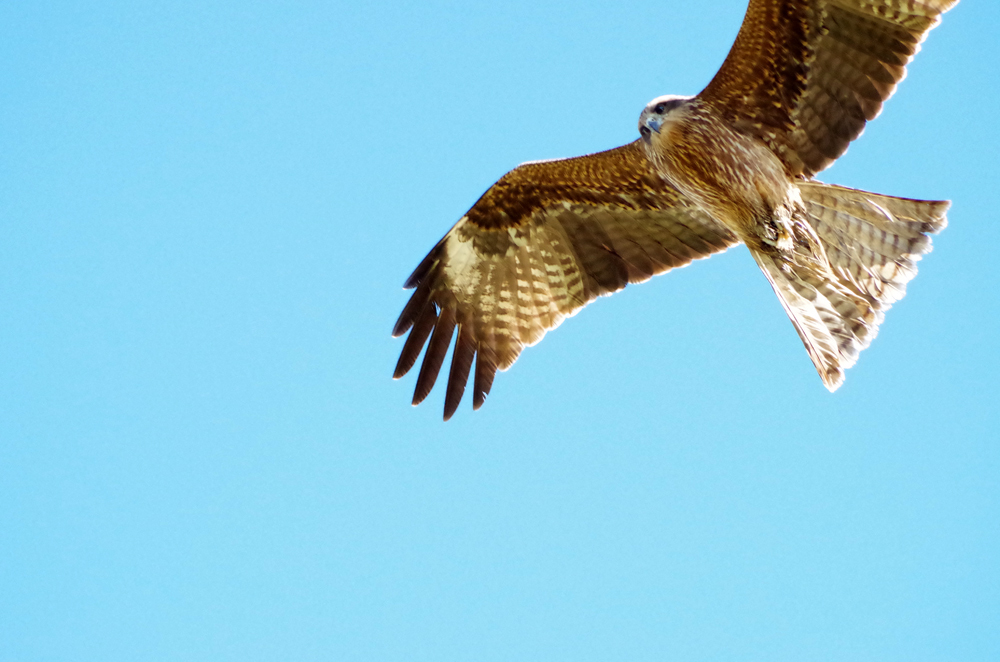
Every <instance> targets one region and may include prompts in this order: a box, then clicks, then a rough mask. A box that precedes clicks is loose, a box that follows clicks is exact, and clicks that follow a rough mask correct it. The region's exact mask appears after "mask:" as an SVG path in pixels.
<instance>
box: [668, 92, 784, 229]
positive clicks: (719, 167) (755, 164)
mask: <svg viewBox="0 0 1000 662" xmlns="http://www.w3.org/2000/svg"><path fill="white" fill-rule="evenodd" d="M694 110H695V112H686V113H682V114H681V115H680V116H679V117H678V118H677V119H676V120H675V121H672V122H669V123H668V124H667V125H666V126H665V127H664V130H663V131H662V132H661V133H660V134H659V135H658V136H657V138H658V140H654V141H652V142H651V143H650V148H651V149H653V150H655V151H656V154H653V155H651V156H653V157H654V158H653V161H654V163H656V164H657V167H658V169H659V170H660V174H661V175H662V176H663V177H664V178H665V179H667V180H668V181H669V182H671V183H672V184H673V185H674V186H676V187H677V188H678V189H679V190H680V191H681V192H682V193H684V194H685V195H686V196H687V197H688V198H690V199H691V200H692V201H693V202H695V203H696V204H697V205H698V206H699V207H701V208H702V209H704V210H705V211H706V212H708V213H709V214H711V215H712V216H714V217H715V218H716V219H717V220H719V221H720V222H721V223H723V224H725V225H726V226H727V227H729V228H730V229H731V230H733V231H734V232H736V233H737V235H739V236H741V238H746V237H747V235H748V233H752V232H754V228H755V226H756V225H757V224H758V223H759V222H760V221H761V220H762V219H764V218H768V219H769V218H771V217H773V216H774V213H775V211H776V210H777V209H778V208H779V207H780V206H782V205H784V204H786V201H787V200H788V198H789V195H790V192H791V190H792V188H793V185H792V182H791V179H790V178H789V176H788V175H787V173H786V172H785V169H784V166H783V165H782V163H781V161H780V160H779V159H778V158H777V157H776V156H775V155H774V153H773V152H771V150H770V149H769V148H768V147H767V145H765V144H764V143H762V142H761V141H759V140H757V139H756V138H753V137H751V136H747V135H746V134H743V133H741V132H739V131H736V130H735V129H733V128H731V127H730V126H729V125H728V124H727V123H726V122H725V121H723V120H721V119H719V118H717V117H715V116H714V114H712V113H710V112H707V111H703V112H697V109H694Z"/></svg>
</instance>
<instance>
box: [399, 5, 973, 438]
mask: <svg viewBox="0 0 1000 662" xmlns="http://www.w3.org/2000/svg"><path fill="white" fill-rule="evenodd" d="M957 1H958V0H751V2H750V6H749V8H748V10H747V15H746V18H745V19H744V22H743V26H742V27H741V29H740V32H739V35H738V36H737V38H736V43H735V44H734V46H733V48H732V50H731V51H730V53H729V56H728V57H727V58H726V61H725V62H724V63H723V65H722V68H721V69H720V70H719V72H718V74H717V75H716V76H715V78H713V80H712V81H711V82H710V83H709V85H708V86H707V87H706V88H705V90H703V91H702V92H701V94H699V95H698V96H696V97H693V98H691V99H686V98H680V97H661V98H660V99H656V100H654V101H653V102H651V103H650V104H649V105H648V106H647V107H646V109H645V110H644V111H643V113H642V115H641V116H640V133H641V134H642V139H641V140H638V141H636V142H634V143H631V144H629V145H626V146H624V147H619V148H617V149H612V150H609V151H606V152H601V153H598V154H591V155H588V156H583V157H578V158H574V159H564V160H558V161H548V162H539V163H529V164H525V165H522V166H519V167H518V168H515V169H514V170H512V171H511V172H509V173H507V174H506V175H504V176H503V177H502V178H501V179H500V180H499V181H498V182H497V183H496V184H494V185H493V186H492V187H491V188H490V189H489V190H488V191H487V192H486V193H485V194H484V195H483V196H482V198H480V199H479V201H477V202H476V204H475V205H473V207H472V209H470V210H469V211H468V212H467V213H466V215H465V216H463V217H462V219H461V220H459V222H458V223H457V224H456V225H455V226H454V227H453V228H452V229H451V230H450V231H449V232H448V234H446V235H445V237H444V238H443V239H442V240H441V241H440V242H438V244H437V246H435V247H434V249H433V250H432V251H431V252H430V254H429V255H428V256H427V257H426V258H424V260H423V261H422V262H421V263H420V265H419V266H418V267H417V269H416V270H415V271H414V272H413V274H412V275H411V276H410V278H409V279H408V280H407V282H406V285H405V286H406V287H407V288H415V289H416V291H415V292H414V294H413V296H412V297H411V299H410V301H409V302H408V303H407V305H406V307H405V308H404V309H403V312H402V314H401V315H400V317H399V320H398V321H397V323H396V326H395V328H394V329H393V335H395V336H399V335H402V334H403V333H406V332H407V331H409V332H410V335H409V336H408V338H407V340H406V343H405V344H404V346H403V351H402V354H401V355H400V358H399V362H398V364H397V365H396V371H395V373H394V377H396V378H399V377H401V376H402V375H404V374H406V373H407V372H408V371H409V370H410V368H412V367H413V365H414V364H415V363H416V361H417V358H418V357H419V355H420V352H421V350H422V349H423V347H424V345H425V344H427V351H426V354H425V356H424V360H423V364H422V365H421V369H420V373H419V376H418V377H417V384H416V390H415V393H414V397H413V404H418V403H419V402H421V401H422V400H423V399H424V398H425V397H426V396H427V394H428V393H429V392H430V390H431V388H432V386H433V385H434V382H435V381H436V379H437V376H438V373H439V371H440V369H441V367H442V365H443V363H444V358H445V355H446V354H447V351H448V348H449V346H450V345H451V341H452V338H453V336H454V335H455V331H456V329H457V331H458V334H457V340H456V342H455V349H454V352H453V356H452V363H451V369H450V373H449V376H448V386H447V392H446V394H445V419H446V420H447V419H448V418H450V417H451V415H452V414H453V413H454V411H455V409H456V408H457V406H458V404H459V402H460V400H461V398H462V394H463V392H464V389H465V384H466V382H467V380H468V378H469V376H470V374H471V375H472V376H473V390H474V393H473V407H474V408H479V407H480V406H481V405H482V404H483V402H484V400H485V398H486V395H487V394H488V393H489V390H490V387H491V385H492V383H493V378H494V376H495V373H496V371H497V370H506V369H507V368H509V367H510V366H511V365H512V364H513V363H514V361H515V360H516V359H517V357H518V355H519V354H520V352H521V350H522V349H523V348H524V347H525V346H526V345H532V344H534V343H536V342H538V341H539V340H540V339H541V338H542V336H543V335H544V334H545V332H546V331H547V330H548V329H551V328H554V327H555V326H558V325H559V324H560V323H561V322H562V320H563V319H565V318H566V317H568V316H570V315H573V314H575V313H576V312H577V311H578V310H579V309H580V308H581V307H583V306H584V305H586V304H587V303H589V302H590V301H592V300H593V299H595V298H596V297H597V296H600V295H606V294H610V293H612V292H615V291H617V290H619V289H621V288H623V287H624V286H625V285H626V284H627V283H630V282H632V283H634V282H641V281H643V280H646V279H648V278H650V277H651V276H653V275H655V274H658V273H662V272H664V271H667V270H669V269H671V268H673V267H678V266H683V265H685V264H688V263H689V262H691V261H692V260H694V259H697V258H702V257H707V256H708V255H710V254H712V253H714V252H717V251H720V250H724V249H725V248H727V247H729V246H731V245H733V244H735V243H738V242H741V241H742V242H744V243H746V244H747V246H748V248H749V249H750V251H751V254H752V255H753V256H754V259H755V260H756V261H757V263H758V265H759V266H760V267H761V269H762V270H763V272H764V274H765V276H767V278H768V280H769V282H770V283H771V285H772V287H773V288H774V291H775V293H776V294H777V295H778V298H779V300H780V301H781V304H782V306H783V307H784V309H785V311H786V312H787V313H788V315H789V317H790V318H791V320H792V322H793V324H794V325H795V328H796V330H797V331H798V333H799V336H800V337H801V338H802V341H803V343H804V344H805V346H806V350H807V352H808V354H809V356H810V358H811V359H812V360H813V363H814V364H815V365H816V368H817V370H818V371H819V373H820V376H821V377H822V378H823V381H824V383H825V384H826V385H827V387H828V388H830V390H834V389H835V388H837V386H839V385H840V383H841V382H842V381H843V370H844V369H846V368H848V367H850V366H851V365H853V363H854V362H855V360H856V359H857V355H858V352H860V351H861V350H862V349H864V348H865V347H866V346H867V345H868V344H869V343H870V342H871V340H872V339H873V338H874V337H875V333H876V332H877V328H878V325H879V323H880V322H881V321H882V318H883V315H884V311H885V310H886V309H888V307H889V306H890V305H891V304H892V303H893V302H895V301H897V300H898V299H899V298H901V297H902V296H903V294H904V293H905V286H906V283H907V282H908V281H909V280H910V279H911V278H913V276H914V275H916V267H915V262H916V261H917V260H919V259H920V256H921V255H922V254H923V253H926V252H927V251H928V250H930V240H929V238H928V237H927V235H928V234H931V233H934V232H937V231H939V230H940V229H941V228H943V227H944V225H945V223H946V220H945V212H946V210H947V207H948V203H946V202H933V201H932V202H926V201H919V200H905V199H901V198H893V197H889V196H882V195H878V194H873V193H866V192H863V191H855V190H852V189H845V188H842V187H835V186H828V185H826V184H821V183H819V182H814V181H809V180H810V178H811V177H812V176H813V175H815V174H816V173H817V172H819V171H821V170H822V169H824V168H826V167H827V166H829V165H830V164H831V163H832V162H833V161H834V160H835V159H836V158H837V157H838V156H840V155H841V154H843V152H844V151H845V150H846V149H847V146H848V144H849V143H850V141H851V140H853V139H854V138H856V137H857V136H858V135H859V134H860V133H861V131H862V130H863V128H864V124H865V122H866V121H868V120H870V119H873V118H874V117H875V116H876V115H877V114H878V112H879V111H880V109H881V107H882V103H883V102H884V101H885V100H886V99H887V98H888V97H889V95H891V94H892V92H893V91H894V89H895V85H896V84H897V83H898V82H899V81H900V80H901V79H902V78H903V76H904V74H905V69H904V67H905V65H906V64H907V62H908V61H909V60H910V58H912V56H913V55H914V54H915V53H916V51H917V50H918V48H919V43H920V42H921V41H922V40H923V38H924V36H925V35H926V32H927V31H928V30H929V29H930V28H932V27H933V26H934V25H936V23H937V22H938V20H939V15H940V14H941V13H943V12H944V11H947V10H948V9H950V8H951V7H952V6H954V5H955V4H956V3H957ZM428 338H429V342H428Z"/></svg>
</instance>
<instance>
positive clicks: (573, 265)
mask: <svg viewBox="0 0 1000 662" xmlns="http://www.w3.org/2000/svg"><path fill="white" fill-rule="evenodd" d="M734 243H736V237H735V235H733V234H732V233H731V232H730V231H728V230H726V229H725V228H724V227H723V226H721V225H720V224H719V223H717V222H716V221H714V220H713V219H712V218H711V217H710V216H708V215H707V214H705V213H704V212H702V211H700V210H698V209H697V208H696V207H694V206H693V205H692V204H691V203H690V202H688V201H686V200H685V199H684V198H683V197H682V196H681V195H680V194H679V193H678V192H677V191H676V190H675V189H673V188H672V187H671V186H669V185H667V184H666V183H664V182H663V181H662V180H661V179H660V178H659V177H658V176H657V175H656V174H655V172H654V171H653V170H652V167H651V165H650V164H649V163H648V161H647V159H646V156H645V154H644V152H643V150H642V149H641V148H640V147H639V146H637V145H636V144H635V143H633V144H630V145H626V146H624V147H620V148H617V149H613V150H609V151H607V152H601V153H598V154H592V155H589V156H584V157H579V158H576V159H565V160H560V161H548V162H541V163H532V164H527V165H524V166H520V167H518V168H515V169H514V170H512V171H511V172H509V173H508V174H507V175H505V176H504V177H503V178H502V179H501V180H500V181H499V182H497V184H495V185H494V186H493V187H492V188H490V190H489V191H487V192H486V193H485V194H484V195H483V197H482V198H480V200H479V201H478V202H477V203H476V204H475V205H474V206H473V207H472V209H470V210H469V212H468V213H467V214H466V215H465V216H464V217H463V218H462V219H461V220H460V221H459V222H458V223H457V224H456V225H455V226H454V227H453V228H452V229H451V231H449V232H448V234H447V235H446V236H445V237H444V239H442V240H441V241H440V242H439V243H438V244H437V246H435V247H434V249H433V250H432V251H431V252H430V254H428V255H427V257H426V258H424V260H423V261H422V262H421V263H420V265H419V266H418V267H417V268H416V270H415V271H414V272H413V275H412V276H410V278H409V279H408V280H407V282H406V286H407V287H411V288H416V291H415V292H414V294H413V296H412V297H411V299H410V301H409V303H407V305H406V306H405V307H404V309H403V312H402V314H401V315H400V317H399V320H398V321H397V322H396V325H395V327H394V329H393V334H394V335H396V336H399V335H402V334H404V333H406V332H407V331H409V332H410V335H409V337H408V338H407V341H406V343H405V344H404V346H403V351H402V354H401V355H400V359H399V363H398V364H397V366H396V370H395V372H394V377H396V378H399V377H402V376H403V375H405V374H406V373H407V371H409V369H410V368H412V367H413V365H414V364H415V363H416V359H417V357H418V356H419V353H420V350H421V348H422V347H423V346H424V344H425V343H427V351H426V353H425V355H424V360H423V364H422V366H421V369H420V373H419V376H418V378H417V385H416V390H415V393H414V398H413V403H414V404H418V403H419V402H421V401H422V400H423V399H424V398H425V397H427V395H428V393H430V390H431V387H432V386H433V384H434V381H435V380H436V378H437V376H438V373H439V371H440V368H441V366H442V364H443V362H444V359H445V355H446V353H447V351H448V347H449V342H450V340H451V338H452V335H453V332H454V329H455V327H456V325H457V327H458V340H457V341H456V343H455V350H454V353H453V357H452V366H451V370H450V372H449V377H448V386H447V390H446V396H445V418H446V419H447V418H449V417H450V416H451V415H452V414H453V413H454V412H455V409H456V408H457V407H458V404H459V402H460V400H461V398H462V394H463V393H464V390H465V384H466V381H467V380H468V377H469V373H470V371H471V366H472V362H473V357H475V358H476V367H475V374H474V380H473V392H474V393H473V406H474V407H475V408H477V409H478V408H479V407H480V406H482V404H483V402H484V401H485V398H486V395H487V394H488V393H489V390H490V386H491V385H492V383H493V377H494V375H495V373H496V371H497V370H506V369H507V368H509V367H510V366H511V365H512V364H513V363H514V361H515V360H516V359H517V357H518V356H519V355H520V353H521V351H522V350H523V349H524V347H526V346H529V345H533V344H535V343H537V342H538V341H539V340H541V339H542V336H544V335H545V333H546V332H547V331H548V330H550V329H553V328H555V327H556V326H558V325H559V324H560V323H561V322H562V321H563V320H564V319H566V318H567V317H569V316H571V315H574V314H575V313H576V312H577V311H578V310H579V309H580V308H581V307H583V306H584V305H586V304H587V303H589V302H590V301H593V300H594V299H595V298H597V297H598V296H602V295H607V294H611V293H612V292H616V291H618V290H620V289H621V288H623V287H625V285H626V284H628V283H639V282H642V281H645V280H647V279H649V278H651V277H652V276H653V275H655V274H659V273H663V272H664V271H667V270H669V269H672V268H675V267H680V266H683V265H685V264H688V263H689V262H691V261H692V260H694V259H697V258H701V257H706V256H708V255H710V254H712V253H715V252H718V251H721V250H724V249H726V248H727V247H729V246H731V245H733V244H734ZM428 336H429V337H430V341H429V342H428V340H427V338H428Z"/></svg>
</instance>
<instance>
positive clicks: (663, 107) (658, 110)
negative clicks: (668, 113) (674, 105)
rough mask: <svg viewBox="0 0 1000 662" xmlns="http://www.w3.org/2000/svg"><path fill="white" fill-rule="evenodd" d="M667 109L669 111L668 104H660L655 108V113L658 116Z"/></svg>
mask: <svg viewBox="0 0 1000 662" xmlns="http://www.w3.org/2000/svg"><path fill="white" fill-rule="evenodd" d="M666 109H667V104H665V103H658V104H656V106H655V107H654V108H653V112H654V113H656V114H657V115H661V114H662V113H663V111H664V110H666Z"/></svg>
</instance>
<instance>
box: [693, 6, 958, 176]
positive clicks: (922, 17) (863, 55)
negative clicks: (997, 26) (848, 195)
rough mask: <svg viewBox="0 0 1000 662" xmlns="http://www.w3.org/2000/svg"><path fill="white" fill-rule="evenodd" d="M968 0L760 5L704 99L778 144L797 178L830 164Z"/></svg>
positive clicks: (752, 10)
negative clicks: (948, 15)
mask: <svg viewBox="0 0 1000 662" xmlns="http://www.w3.org/2000/svg"><path fill="white" fill-rule="evenodd" d="M957 3H958V0H750V6H749V7H748V8H747V14H746V18H744V19H743V25H742V27H741V28H740V32H739V34H738V35H737V36H736V43H735V44H733V48H732V50H731V51H730V52H729V56H728V57H727V58H726V60H725V62H723V64H722V68H721V69H720V70H719V72H718V73H717V74H716V75H715V78H713V79H712V82H710V83H709V84H708V87H706V88H705V89H704V90H703V91H702V92H701V94H699V95H698V96H699V98H700V99H702V100H703V101H705V102H707V103H708V104H709V105H711V106H712V107H713V108H714V109H715V110H716V111H717V112H718V113H719V114H720V115H722V116H723V117H725V118H727V119H729V120H730V121H731V122H733V124H734V126H737V127H739V128H741V129H743V130H744V131H747V132H749V133H752V134H753V135H756V136H757V137H759V138H760V139H761V140H763V141H765V142H766V143H768V145H770V147H771V149H773V150H774V152H775V153H776V154H777V155H778V156H779V157H780V158H781V159H782V160H783V161H784V163H785V165H786V166H787V167H788V169H789V171H790V172H791V174H793V175H800V174H801V175H804V176H806V177H811V176H813V175H815V174H816V173H817V172H819V171H821V170H823V169H824V168H827V167H828V166H829V165H830V164H832V163H833V162H834V161H835V160H836V159H837V158H838V157H840V155H842V154H843V153H844V152H845V151H847V146H848V144H849V143H850V142H851V141H852V140H854V139H855V138H857V137H858V136H859V135H861V132H862V131H863V130H864V126H865V122H867V121H868V120H872V119H874V118H875V117H876V116H877V115H878V114H879V112H880V111H881V109H882V103H883V102H884V101H885V100H886V99H888V98H889V97H890V96H891V95H892V93H893V92H894V91H895V89H896V85H897V84H898V83H899V82H900V81H901V80H903V77H904V76H905V75H906V64H907V63H908V62H909V61H910V60H911V59H912V58H913V56H914V55H915V54H916V53H917V51H918V50H919V49H920V42H922V41H923V40H924V38H925V37H926V36H927V32H928V31H929V30H930V29H931V28H933V27H934V26H935V25H937V24H938V22H939V21H940V16H941V14H943V13H944V12H946V11H948V10H949V9H951V8H952V7H953V6H954V5H955V4H957Z"/></svg>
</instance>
